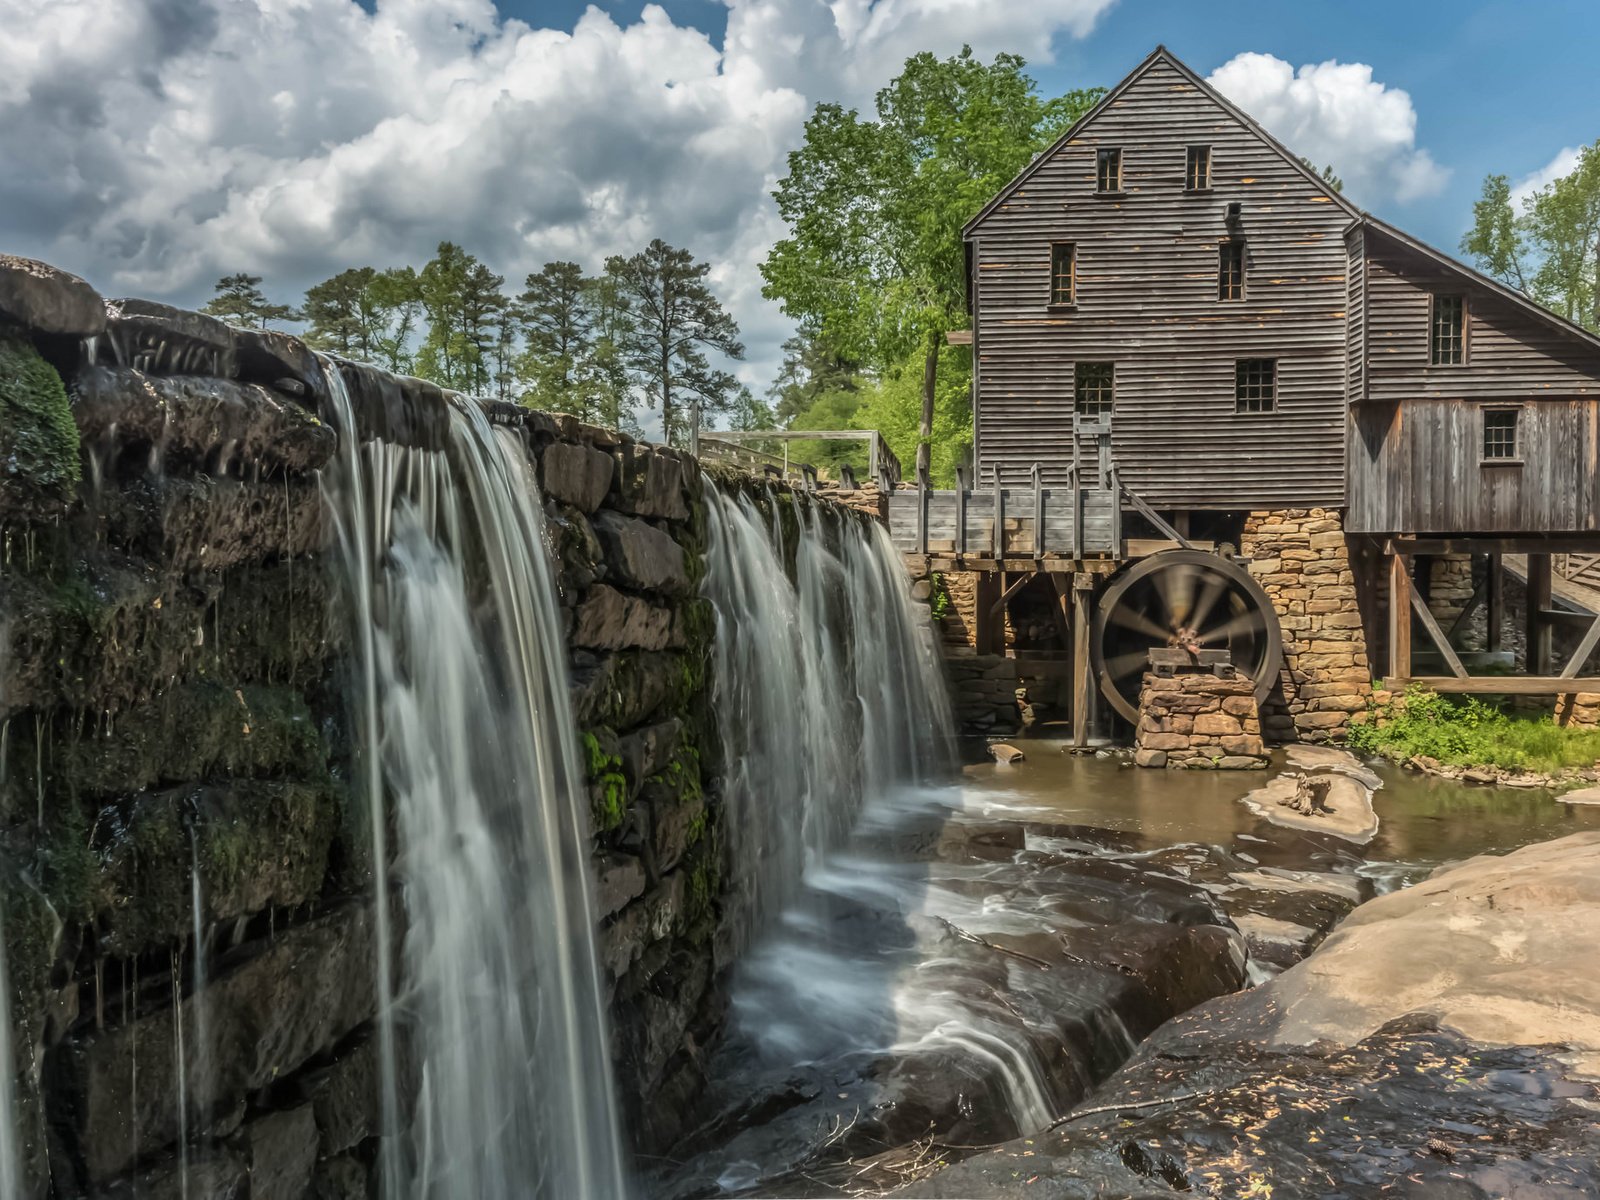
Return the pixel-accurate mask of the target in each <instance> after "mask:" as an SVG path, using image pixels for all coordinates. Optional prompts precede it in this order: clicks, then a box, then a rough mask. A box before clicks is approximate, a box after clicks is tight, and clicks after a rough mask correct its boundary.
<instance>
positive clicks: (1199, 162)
mask: <svg viewBox="0 0 1600 1200" xmlns="http://www.w3.org/2000/svg"><path fill="white" fill-rule="evenodd" d="M1183 190H1184V191H1186V192H1209V191H1210V190H1211V147H1210V146H1190V147H1189V162H1188V166H1187V168H1186V169H1185V171H1184V176H1183Z"/></svg>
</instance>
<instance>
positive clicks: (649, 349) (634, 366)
mask: <svg viewBox="0 0 1600 1200" xmlns="http://www.w3.org/2000/svg"><path fill="white" fill-rule="evenodd" d="M710 271H711V265H710V264H709V263H702V262H696V261H695V258H694V255H692V254H690V253H689V252H688V251H687V250H680V249H678V248H677V247H675V246H669V245H667V244H666V243H665V242H663V241H662V240H661V239H660V238H656V239H654V240H653V241H651V243H650V244H649V245H648V246H646V247H645V248H644V249H643V250H642V251H641V252H639V253H638V254H634V255H630V256H628V257H623V256H621V255H614V256H613V257H611V258H608V259H607V260H606V274H607V276H609V277H610V278H611V279H612V280H613V281H614V282H615V284H616V288H617V292H618V294H619V295H620V296H622V297H625V298H626V300H627V302H628V306H629V308H630V310H631V311H632V313H633V321H632V322H631V323H630V324H629V326H628V327H627V328H626V329H624V330H623V332H622V335H621V341H620V345H619V348H620V351H621V356H622V361H623V363H625V364H626V366H627V368H628V371H629V372H630V374H631V376H632V378H633V380H634V382H635V383H636V384H637V385H638V386H639V388H640V389H641V390H642V392H643V393H644V397H645V403H647V404H648V405H649V406H650V407H652V408H659V409H660V410H661V427H662V429H663V431H664V433H665V436H666V441H667V444H668V445H671V446H676V445H681V444H683V442H684V441H685V439H686V436H687V435H688V433H689V431H690V429H691V427H692V426H694V425H695V424H696V421H697V420H698V415H699V414H701V413H721V412H727V411H728V410H729V409H730V408H732V407H733V405H734V402H735V399H736V397H737V395H738V381H737V380H735V379H734V377H733V376H732V375H730V374H729V373H728V372H726V371H723V370H720V369H718V368H716V367H713V366H712V365H711V362H710V360H709V359H708V358H707V357H706V351H707V350H712V351H716V352H717V353H719V354H722V355H724V356H726V357H728V358H733V359H739V358H743V357H744V345H743V343H741V342H740V341H739V326H738V324H737V323H736V322H735V321H734V319H733V318H732V317H731V316H729V315H728V313H727V312H726V311H725V310H724V309H723V307H722V302H721V301H719V300H718V299H717V298H716V296H715V295H714V294H713V293H712V291H711V288H710V287H709V286H708V285H707V284H706V276H707V275H708V274H709V273H710ZM685 403H687V404H688V406H689V412H687V413H686V412H684V410H683V406H684V404H685Z"/></svg>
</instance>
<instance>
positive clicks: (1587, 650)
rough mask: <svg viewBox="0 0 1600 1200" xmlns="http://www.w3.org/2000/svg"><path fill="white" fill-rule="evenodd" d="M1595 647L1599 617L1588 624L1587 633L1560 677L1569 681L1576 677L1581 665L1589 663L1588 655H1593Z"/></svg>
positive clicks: (1598, 640) (1598, 641)
mask: <svg viewBox="0 0 1600 1200" xmlns="http://www.w3.org/2000/svg"><path fill="white" fill-rule="evenodd" d="M1597 645H1600V615H1597V616H1596V617H1595V618H1594V620H1593V621H1591V622H1590V623H1589V631H1588V632H1587V633H1585V634H1584V635H1583V641H1581V642H1579V643H1578V648H1577V649H1576V650H1574V651H1573V652H1572V657H1571V658H1569V659H1568V660H1567V665H1566V666H1565V667H1563V668H1562V671H1561V677H1562V678H1563V679H1570V678H1572V677H1574V676H1576V675H1577V673H1578V672H1579V671H1581V670H1582V669H1583V664H1584V663H1586V662H1588V661H1589V655H1591V654H1593V653H1594V648H1595V646H1597Z"/></svg>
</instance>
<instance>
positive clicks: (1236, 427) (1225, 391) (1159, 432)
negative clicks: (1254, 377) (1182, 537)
mask: <svg viewBox="0 0 1600 1200" xmlns="http://www.w3.org/2000/svg"><path fill="white" fill-rule="evenodd" d="M1191 144H1205V145H1210V146H1211V147H1212V184H1213V186H1212V190H1211V191H1210V192H1205V193H1199V194H1190V193H1186V192H1185V191H1184V169H1185V161H1186V153H1187V147H1188V146H1189V145H1191ZM1101 146H1119V147H1121V148H1122V158H1123V168H1122V169H1123V179H1124V187H1125V189H1126V191H1125V194H1123V195H1121V196H1117V197H1106V196H1099V195H1096V194H1095V191H1094V187H1095V152H1096V150H1097V149H1098V148H1099V147H1101ZM1230 201H1239V202H1241V203H1242V205H1243V213H1242V220H1241V222H1240V225H1239V230H1238V232H1239V234H1240V235H1241V236H1243V237H1245V238H1247V239H1248V260H1247V285H1246V298H1245V299H1244V300H1242V301H1237V302H1221V301H1218V299H1217V245H1218V242H1219V241H1220V240H1221V239H1222V238H1223V237H1224V236H1225V235H1226V234H1227V232H1228V231H1227V228H1226V225H1225V215H1226V210H1227V206H1228V203H1229V202H1230ZM1350 220H1351V218H1350V216H1349V213H1348V212H1347V211H1346V210H1345V209H1344V208H1342V207H1341V206H1340V205H1339V204H1337V203H1336V202H1335V201H1334V200H1333V199H1332V197H1331V196H1330V195H1329V193H1328V192H1327V191H1326V190H1325V189H1323V188H1322V187H1321V186H1320V185H1319V184H1317V183H1314V182H1313V181H1311V180H1310V179H1308V178H1307V177H1306V176H1305V175H1304V174H1303V173H1302V172H1301V171H1299V170H1298V169H1296V168H1295V167H1294V166H1293V165H1292V164H1291V163H1290V162H1288V161H1286V160H1285V159H1284V158H1283V157H1282V156H1281V155H1280V154H1279V153H1278V152H1277V151H1276V150H1274V149H1273V148H1272V147H1271V146H1270V144H1268V143H1267V142H1266V141H1264V140H1263V139H1262V138H1261V137H1260V136H1259V135H1258V133H1257V132H1256V131H1255V130H1254V129H1252V128H1251V127H1250V126H1249V125H1248V124H1247V123H1246V122H1243V121H1240V120H1239V119H1237V118H1236V117H1235V116H1233V115H1232V114H1231V113H1229V112H1228V110H1227V109H1226V108H1225V107H1223V106H1222V105H1220V104H1218V103H1217V102H1216V101H1215V100H1214V99H1212V98H1211V97H1209V96H1207V95H1206V94H1205V93H1204V91H1203V90H1202V89H1200V88H1199V87H1198V86H1196V85H1195V84H1194V83H1193V82H1192V81H1191V80H1190V79H1189V77H1188V76H1186V75H1185V74H1184V73H1183V72H1181V71H1180V70H1178V69H1177V68H1176V67H1174V66H1173V65H1172V64H1171V63H1169V62H1168V61H1166V60H1165V59H1159V58H1158V59H1157V60H1155V61H1154V62H1153V63H1152V64H1151V65H1150V67H1149V68H1148V69H1147V70H1146V71H1145V73H1144V74H1143V75H1141V76H1139V77H1137V78H1136V79H1134V80H1133V81H1132V82H1131V83H1130V84H1129V85H1128V86H1127V88H1126V89H1125V90H1124V91H1123V92H1122V94H1121V95H1119V96H1118V97H1117V98H1116V99H1115V100H1114V101H1113V102H1112V103H1110V104H1109V105H1108V106H1107V107H1106V108H1105V109H1103V110H1102V111H1101V113H1100V114H1099V115H1098V116H1096V117H1094V118H1093V119H1092V120H1090V121H1089V122H1088V123H1087V124H1086V125H1085V126H1084V128H1083V129H1081V130H1080V131H1079V133H1078V135H1076V136H1075V137H1074V138H1073V140H1072V141H1071V143H1070V144H1068V145H1066V146H1064V147H1062V148H1061V149H1060V150H1059V151H1057V152H1056V153H1055V154H1054V155H1053V156H1052V157H1051V158H1050V159H1048V160H1047V161H1045V162H1044V163H1042V164H1041V166H1040V167H1039V169H1038V170H1037V171H1035V173H1034V174H1033V175H1032V176H1031V177H1030V178H1028V179H1027V180H1026V181H1025V182H1024V183H1023V184H1022V186H1021V187H1020V188H1019V189H1018V190H1017V191H1016V192H1015V193H1013V194H1012V195H1010V196H1009V197H1008V198H1007V199H1006V200H1005V201H1004V203H1002V204H1000V205H999V206H998V207H997V208H996V209H995V210H994V211H992V212H991V213H989V214H988V215H987V216H986V217H985V218H984V219H982V220H981V221H980V222H978V223H977V224H976V225H975V226H974V227H973V229H972V230H971V231H970V233H971V236H972V237H973V238H974V239H975V241H976V252H975V260H976V275H977V285H976V293H975V300H976V310H977V318H976V324H977V347H978V355H979V364H978V383H977V424H976V431H977V461H978V466H979V470H980V475H979V478H980V479H987V478H988V477H989V471H990V470H991V468H992V467H994V466H995V465H996V464H999V465H1001V466H1002V468H1003V471H1004V477H1005V480H1006V482H1007V483H1017V484H1020V483H1021V482H1023V480H1025V479H1026V478H1027V474H1028V471H1029V469H1030V468H1031V466H1032V464H1033V463H1034V462H1035V461H1038V462H1040V463H1042V464H1043V467H1044V474H1045V479H1046V480H1047V482H1050V483H1053V484H1059V483H1061V482H1063V481H1064V480H1065V478H1066V472H1067V468H1068V465H1069V463H1070V459H1071V430H1072V420H1073V395H1072V392H1073V364H1074V363H1075V362H1077V361H1079V360H1083V361H1096V362H1098V361H1110V362H1114V363H1115V364H1116V373H1117V379H1116V410H1115V415H1114V417H1113V422H1112V428H1113V435H1112V436H1113V447H1114V451H1115V455H1116V459H1117V462H1118V464H1119V466H1120V468H1121V473H1122V477H1123V479H1124V481H1125V482H1126V483H1127V484H1128V486H1129V487H1131V488H1133V489H1134V490H1135V491H1137V492H1138V493H1140V494H1141V495H1142V496H1144V497H1145V498H1146V499H1147V500H1149V502H1150V503H1152V504H1153V505H1155V506H1157V507H1158V508H1244V507H1269V506H1280V507H1291V506H1310V505H1322V506H1333V505H1339V504H1342V503H1343V501H1344V483H1345V471H1344V461H1343V460H1344V441H1345V421H1346V403H1345V395H1346V388H1347V386H1348V382H1347V378H1346V363H1345V351H1346V336H1347V328H1346V320H1345V305H1346V301H1347V294H1346V248H1345V242H1344V237H1343V233H1344V231H1345V228H1346V227H1347V226H1348V225H1349V224H1350ZM1056 241H1069V242H1073V243H1075V244H1076V246H1077V248H1078V249H1077V270H1078V286H1077V304H1076V307H1075V309H1074V310H1072V311H1067V312H1061V311H1051V310H1050V308H1049V298H1050V244H1051V243H1052V242H1056ZM1257 357H1260V358H1276V359H1277V360H1278V411H1276V412H1273V413H1267V414H1251V415H1241V414H1237V413H1235V411H1234V407H1235V401H1234V369H1235V361H1236V360H1237V359H1240V358H1257Z"/></svg>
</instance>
